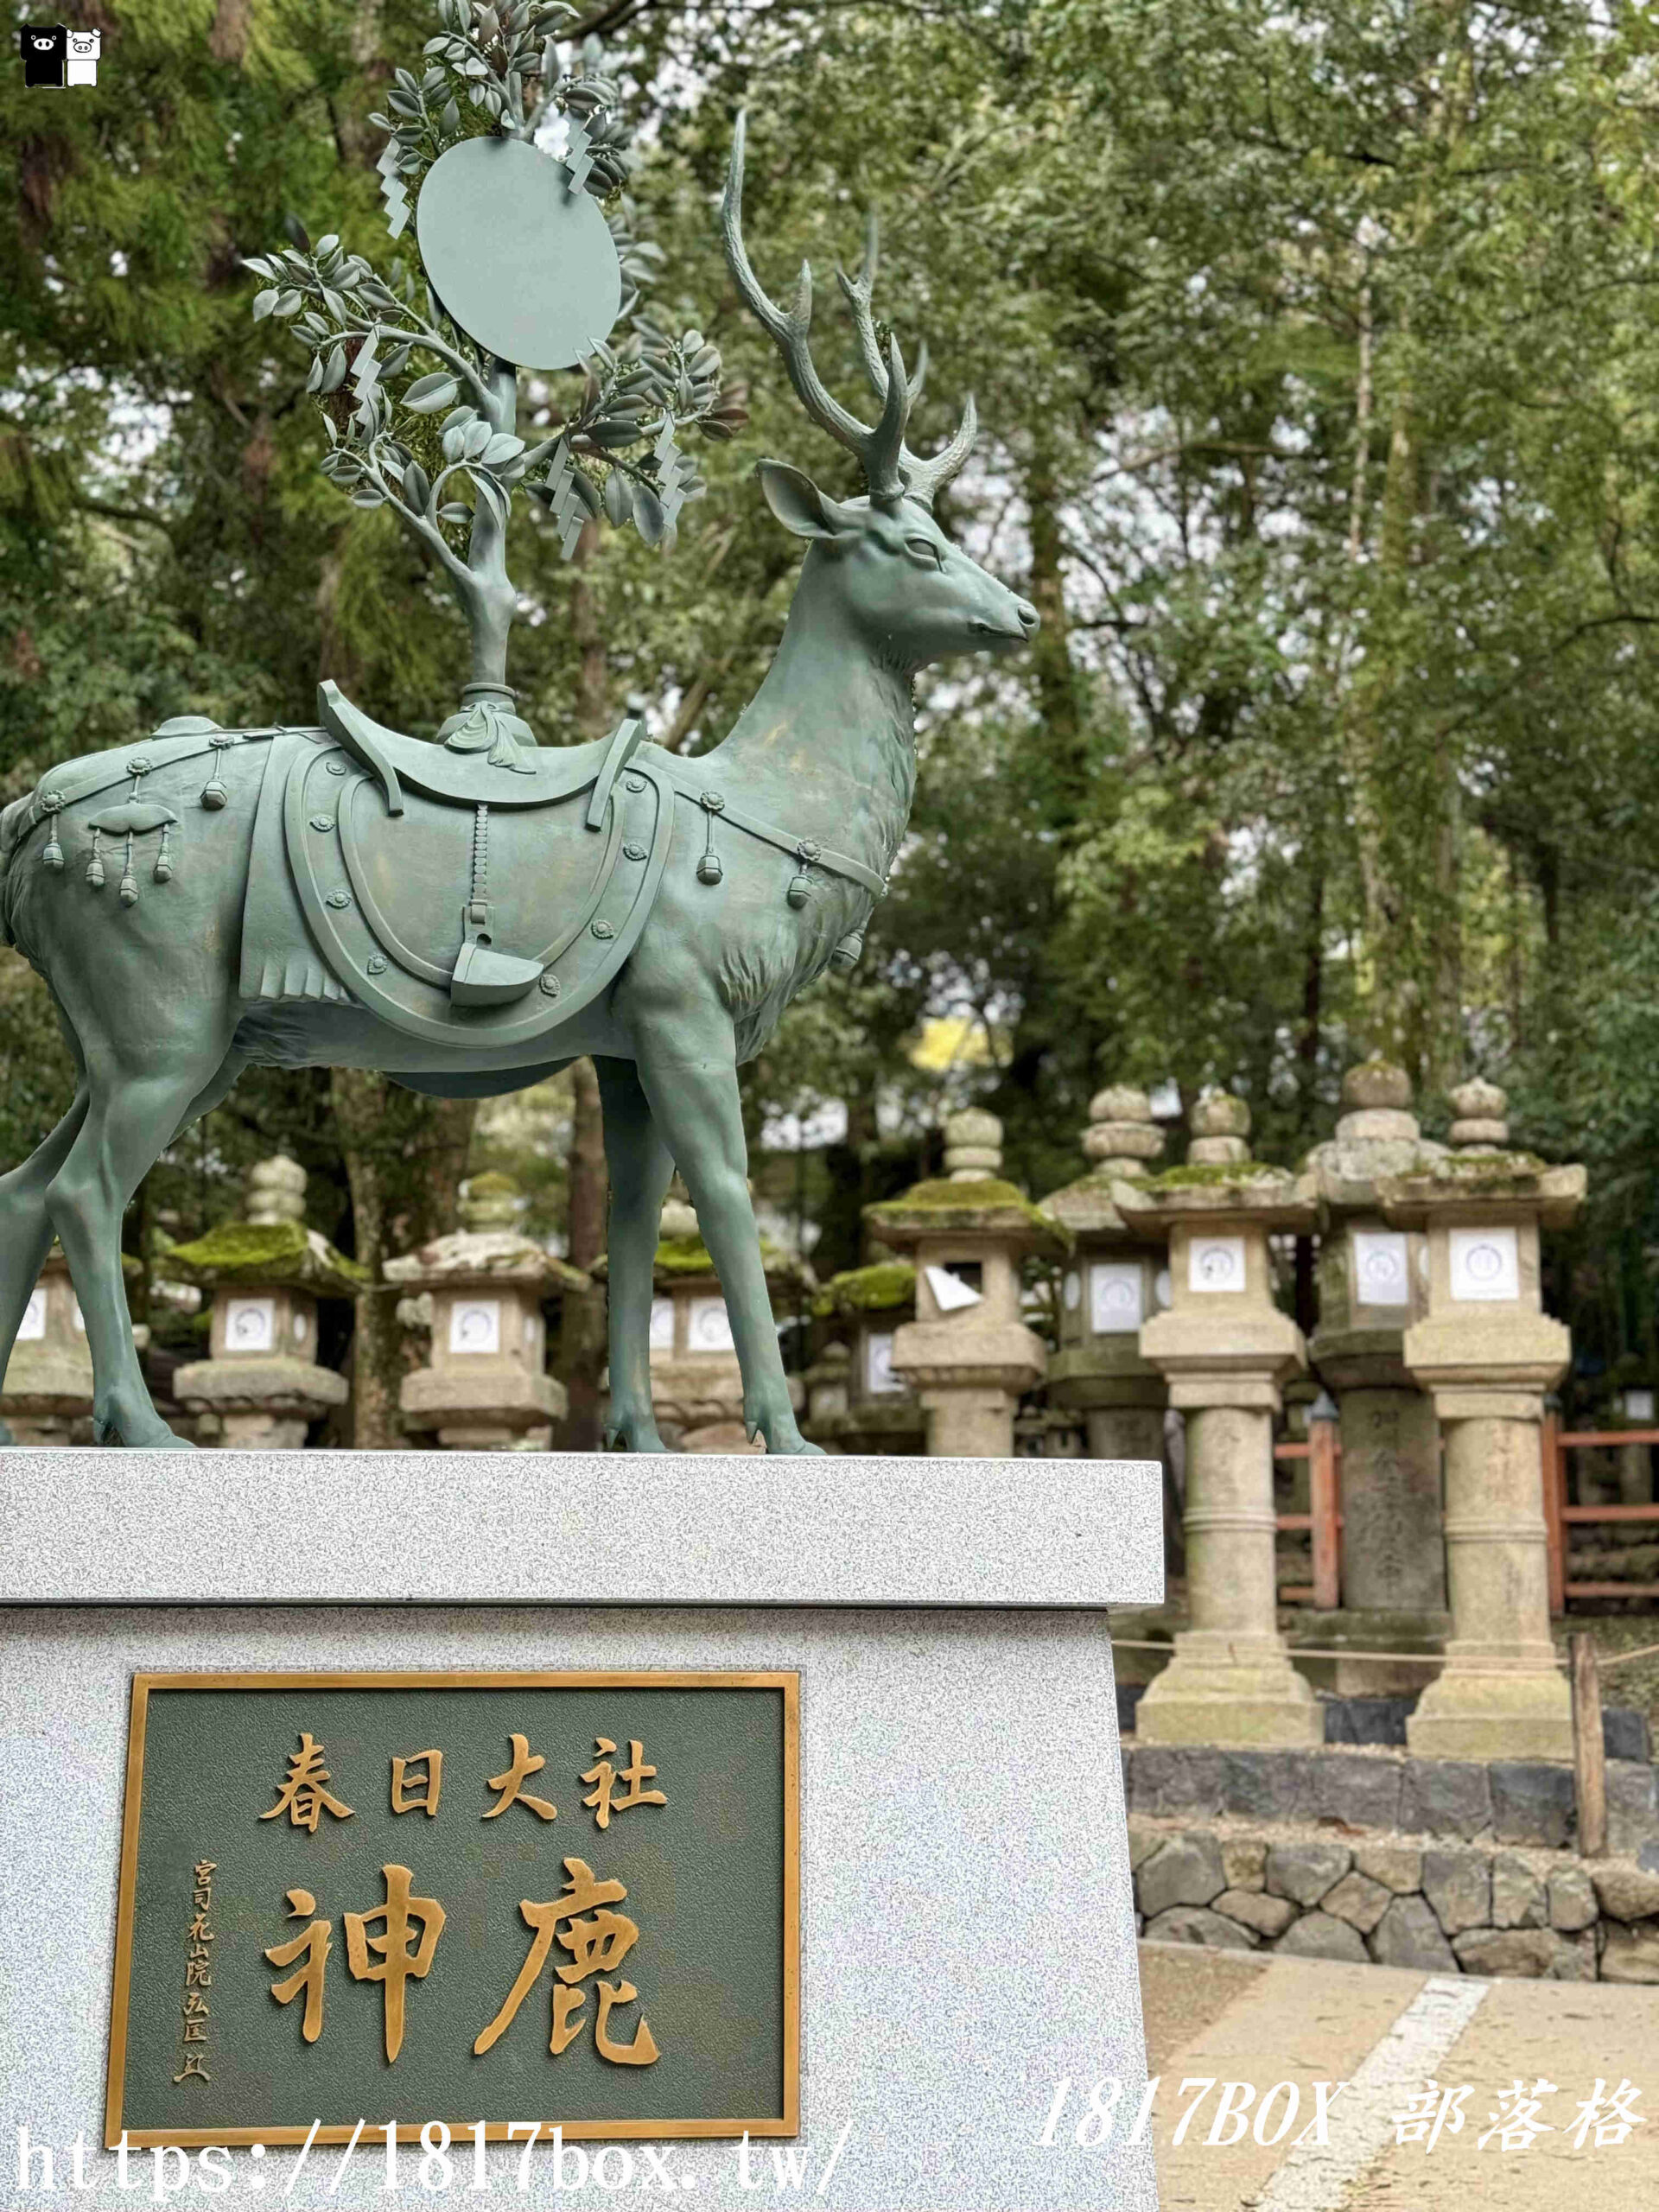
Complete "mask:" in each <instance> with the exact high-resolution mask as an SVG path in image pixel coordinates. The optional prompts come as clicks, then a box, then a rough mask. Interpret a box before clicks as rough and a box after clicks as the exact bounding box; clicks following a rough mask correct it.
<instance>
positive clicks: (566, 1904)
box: [473, 1859, 658, 2066]
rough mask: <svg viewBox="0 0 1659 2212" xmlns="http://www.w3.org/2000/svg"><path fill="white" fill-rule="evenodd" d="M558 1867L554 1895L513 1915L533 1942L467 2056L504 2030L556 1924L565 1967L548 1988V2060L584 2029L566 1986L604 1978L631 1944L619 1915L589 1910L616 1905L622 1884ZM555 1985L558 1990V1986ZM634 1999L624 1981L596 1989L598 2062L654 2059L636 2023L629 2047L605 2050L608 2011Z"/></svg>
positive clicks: (528, 1902)
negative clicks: (559, 1888) (560, 1882)
mask: <svg viewBox="0 0 1659 2212" xmlns="http://www.w3.org/2000/svg"><path fill="white" fill-rule="evenodd" d="M564 1866H565V1873H566V1875H567V1877H568V1878H567V1880H566V1882H565V1885H564V1889H563V1893H562V1894H561V1895H560V1896H558V1897H551V1898H550V1899H549V1900H548V1902H547V1903H546V1904H537V1903H536V1902H535V1900H534V1899H533V1898H531V1897H524V1898H523V1899H521V1900H520V1903H519V1906H518V1910H519V1912H520V1913H521V1914H522V1916H523V1917H524V1925H525V1926H526V1927H527V1928H530V1929H533V1930H534V1931H535V1941H534V1942H532V1943H531V1947H530V1952H529V1955H528V1956H527V1957H526V1959H525V1961H524V1965H523V1966H522V1967H520V1968H519V1970H518V1980H516V1981H515V1982H514V1983H513V1985H512V1988H511V1989H510V1990H509V1991H508V1992H507V1999H506V2002H505V2005H502V2007H501V2010H500V2011H499V2012H498V2013H497V2014H496V2016H495V2018H494V2019H493V2020H492V2021H491V2022H490V2024H489V2025H488V2027H487V2028H486V2029H485V2030H484V2031H483V2033H482V2034H481V2035H480V2037H479V2038H478V2040H477V2041H476V2043H474V2045H473V2051H474V2056H482V2055H483V2053H484V2052H485V2051H486V2050H490V2049H492V2048H493V2045H494V2044H497V2043H499V2041H500V2039H501V2037H502V2036H503V2035H504V2034H505V2032H506V2031H507V2029H508V2028H509V2027H510V2026H511V2025H512V2020H513V2018H514V2015H515V2014H516V2013H517V2012H518V2007H519V2006H520V2005H522V2004H523V2003H524V1999H525V1998H526V1997H527V1996H528V1995H529V1993H530V1991H531V1986H533V1985H534V1983H535V1982H536V1980H537V1977H538V1976H539V1975H540V1974H541V1971H542V1968H543V1967H544V1966H545V1965H546V1963H547V1960H548V1955H549V1953H550V1951H551V1949H552V1948H553V1938H554V1936H555V1933H556V1932H557V1931H558V1923H560V1922H561V1921H562V1920H563V1921H567V1922H569V1928H568V1929H566V1930H565V1931H564V1932H562V1933H559V1938H558V1940H559V1942H560V1943H561V1944H562V1945H563V1948H565V1949H566V1950H568V1951H569V1952H570V1953H571V1960H570V1963H569V1965H568V1966H562V1967H555V1969H554V1973H555V1975H556V1981H555V1985H554V1989H553V2031H552V2034H551V2036H550V2038H549V2041H548V2049H549V2050H550V2051H551V2052H552V2053H553V2054H554V2056H557V2055H558V2054H559V2052H560V2051H562V2050H565V2049H567V2048H568V2046H569V2044H573V2043H574V2042H575V2039H576V2037H578V2036H579V2035H580V2034H581V2033H582V2028H583V2026H584V2024H585V2023H584V2022H583V2021H582V2019H580V2018H578V2017H577V2016H578V2014H579V2013H580V2012H581V2011H582V2000H583V1998H584V1996H585V1995H586V1992H585V1991H582V1990H578V1989H575V1988H574V1987H572V1986H570V1985H572V1984H574V1983H575V1982H579V1981H582V1980H585V1979H586V1978H587V1976H588V1975H589V1974H605V1973H608V1972H609V1971H610V1970H611V1969H612V1968H613V1967H614V1966H615V1965H616V1963H617V1961H619V1960H620V1959H621V1958H623V1957H624V1956H626V1954H627V1953H628V1952H629V1951H630V1950H632V1948H633V1946H634V1944H635V1943H637V1942H639V1928H638V1926H637V1925H636V1923H634V1922H633V1921H632V1920H630V1919H629V1918H628V1917H627V1916H626V1913H620V1912H611V1911H608V1910H594V1907H601V1908H602V1907H608V1906H610V1905H613V1904H621V1902H622V1900H623V1899H624V1898H625V1897H626V1896H627V1894H628V1892H627V1891H626V1887H625V1886H624V1885H623V1884H622V1883H620V1882H601V1881H600V1880H598V1879H597V1878H595V1876H594V1870H593V1868H592V1867H591V1866H588V1862H587V1860H586V1859H566V1860H565V1862H564ZM584 1913H591V1915H592V1916H591V1917H590V1918H588V1919H582V1918H579V1917H578V1915H581V1914H584ZM560 1984H563V1985H564V1986H563V1987H561V1986H559V1985H560ZM636 1994H637V1992H636V1991H635V1989H634V1987H633V1985H632V1982H627V1981H622V1982H619V1983H617V1984H616V1985H615V1986H614V1987H613V1986H612V1985H611V1984H609V1983H608V1982H601V1983H600V1985H599V2021H598V2024H597V2026H596V2027H595V2028H594V2044H595V2045H596V2046H597V2048H598V2050H599V2053H600V2056H601V2057H603V2058H608V2059H609V2060H611V2062H612V2063H613V2064H614V2065H618V2066H649V2065H650V2064H651V2063H652V2060H653V2059H654V2058H655V2057H656V2056H657V2055H658V2054H657V2044H656V2039H655V2037H653V2036H652V2032H651V2026H650V2023H649V2022H648V2021H646V2020H644V2019H642V2020H641V2021H640V2023H639V2028H638V2030H637V2031H636V2033H635V2035H634V2038H633V2041H632V2043H631V2044H616V2043H613V2042H612V2041H611V2039H610V2037H609V2034H608V2032H607V2023H608V2021H609V2018H610V2014H611V2008H612V2006H613V2005H629V2004H632V2002H633V2000H634V1998H635V1996H636Z"/></svg>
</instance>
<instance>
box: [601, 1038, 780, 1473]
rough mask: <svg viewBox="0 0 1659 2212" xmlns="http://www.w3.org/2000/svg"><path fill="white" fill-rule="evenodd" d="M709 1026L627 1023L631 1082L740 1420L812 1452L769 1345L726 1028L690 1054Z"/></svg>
mask: <svg viewBox="0 0 1659 2212" xmlns="http://www.w3.org/2000/svg"><path fill="white" fill-rule="evenodd" d="M709 1026H710V1025H709V1022H707V1021H704V1020H698V1019H696V1017H695V1016H688V1014H687V1013H686V1012H685V1010H684V1009H682V1010H681V1012H680V1014H679V1016H678V1018H677V1020H673V1021H671V1022H670V1021H663V1022H662V1023H661V1026H660V1028H659V1027H658V1024H657V1023H652V1024H650V1025H648V1026H646V1025H641V1026H640V1027H638V1028H636V1031H635V1037H634V1046H635V1051H636V1052H637V1053H638V1056H639V1058H638V1065H639V1079H640V1081H641V1083H642V1084H644V1086H645V1096H646V1097H647V1098H648V1099H649V1100H650V1102H651V1110H652V1116H653V1118H654V1120H655V1121H656V1123H657V1126H658V1128H660V1129H661V1131H662V1133H663V1135H664V1137H666V1138H667V1140H668V1146H669V1149H670V1151H671V1153H672V1154H673V1155H674V1157H675V1159H676V1160H677V1161H678V1163H679V1168H680V1173H682V1174H683V1176H684V1178H685V1179H686V1183H687V1185H688V1187H689V1188H690V1192H691V1198H692V1203H693V1204H694V1205H696V1209H697V1220H698V1223H699V1224H700V1225H701V1227H702V1235H703V1241H704V1242H705V1243H707V1245H708V1247H709V1253H710V1255H712V1257H713V1259H714V1262H715V1268H716V1269H717V1270H718V1272H719V1274H720V1284H721V1289H722V1290H723V1291H724V1292H725V1294H726V1306H727V1311H728V1313H729V1314H730V1316H731V1322H732V1336H733V1338H734V1341H735V1343H736V1345H737V1357H738V1364H739V1365H740V1366H741V1369H742V1370H743V1421H744V1425H745V1427H747V1430H748V1432H749V1434H750V1435H751V1436H753V1435H755V1434H756V1433H759V1434H760V1435H762V1436H764V1437H765V1439H766V1449H767V1451H768V1452H795V1453H801V1452H807V1453H812V1454H814V1455H817V1456H822V1455H821V1454H819V1452H818V1446H817V1445H816V1444H809V1443H808V1442H807V1441H806V1440H805V1438H804V1436H803V1435H802V1434H801V1431H800V1426H799V1424H798V1421H796V1418H795V1408H794V1407H793V1406H792V1405H791V1403H790V1398H789V1382H788V1378H787V1376H785V1373H784V1361H783V1355H782V1353H781V1352H780V1351H779V1348H778V1331H777V1329H776V1327H775V1325H773V1322H772V1299H771V1296H770V1294H769V1293H768V1291H767V1289H766V1269H765V1268H763V1267H762V1265H761V1262H760V1232H759V1231H758V1230H757V1229H756V1228H755V1225H754V1208H753V1205H752V1204H751V1202H750V1198H749V1181H748V1149H747V1146H746V1144H745V1143H744V1140H743V1109H742V1103H741V1098H740V1096H739V1093H738V1087H737V1062H736V1054H735V1046H734V1042H733V1039H732V1035H731V1032H730V1029H729V1028H727V1030H726V1031H725V1034H724V1038H723V1040H722V1042H721V1044H720V1045H719V1046H716V1047H715V1048H714V1049H711V1050H709V1051H708V1052H700V1051H699V1050H698V1038H699V1036H700V1035H704V1036H706V1035H707V1033H708V1031H709Z"/></svg>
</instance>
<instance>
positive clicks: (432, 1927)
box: [345, 1866, 448, 2065]
mask: <svg viewBox="0 0 1659 2212" xmlns="http://www.w3.org/2000/svg"><path fill="white" fill-rule="evenodd" d="M380 1872H381V1873H382V1874H383V1875H384V1876H385V1884H386V1901H385V1904H383V1905H377V1906H376V1908H375V1910H373V1911H372V1912H348V1913H346V1915H345V1921H346V1963H347V1965H348V1966H349V1967H351V1970H352V1973H353V1975H354V1977H355V1978H356V1979H357V1980H359V1981H378V1982H382V1983H384V1984H385V2031H386V2063H387V2064H388V2065H390V2064H391V2062H392V2061H393V2060H394V2059H395V2058H396V2057H397V2054H398V2052H399V2051H400V2050H402V2049H403V2047H404V1998H405V1994H406V1990H405V1985H406V1984H407V1983H408V1981H409V1980H410V1976H411V1975H412V1976H413V1977H414V1979H415V1980H416V1981H424V1980H425V1979H426V1977H427V1975H428V1974H429V1972H430V1971H431V1967H432V1960H433V1956H434V1954H435V1952H436V1950H437V1948H438V1938H439V1936H442V1933H443V1923H444V1921H445V1919H446V1918H447V1917H448V1916H447V1914H446V1913H445V1911H444V1910H443V1907H442V1905H441V1904H439V1903H438V1901H437V1899H436V1898H435V1897H411V1896H410V1893H409V1885H410V1883H411V1882H412V1881H413V1880H414V1876H413V1875H412V1874H411V1873H410V1871H409V1869H408V1867H407V1866H383V1867H382V1868H381V1870H380ZM372 1920H384V1921H385V1923H386V1926H385V1934H384V1935H382V1936H371V1935H369V1933H368V1925H369V1923H370V1922H371V1921H372ZM411 1921H418V1922H419V1923H420V1930H421V1932H420V1937H419V1940H418V1942H416V1948H415V1949H414V1950H413V1951H410V1949H409V1948H408V1944H409V1937H410V1922H411ZM371 1951H378V1953H379V1955H380V1963H379V1965H378V1966H372V1965H371V1964H370V1962H369V1953H370V1952H371Z"/></svg>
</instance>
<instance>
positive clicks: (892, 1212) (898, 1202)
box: [864, 1109, 1066, 1459]
mask: <svg viewBox="0 0 1659 2212" xmlns="http://www.w3.org/2000/svg"><path fill="white" fill-rule="evenodd" d="M944 1139H945V1154H944V1168H945V1172H944V1178H943V1179H941V1180H939V1181H936V1182H926V1183H918V1184H917V1185H915V1187H914V1188H913V1189H912V1190H910V1191H907V1192H905V1193H904V1195H903V1196H902V1197H901V1198H889V1199H887V1200H885V1201H884V1202H883V1203H882V1204H880V1205H874V1206H867V1207H866V1208H865V1209H864V1217H865V1219H866V1220H867V1221H868V1223H869V1224H870V1226H871V1228H872V1230H874V1233H875V1235H876V1236H879V1237H880V1238H881V1239H882V1241H883V1242H884V1243H887V1244H890V1245H892V1246H893V1247H894V1248H895V1249H899V1250H910V1251H912V1252H913V1253H914V1255H915V1261H916V1319H914V1320H913V1321H910V1322H907V1323H906V1325H904V1326H903V1327H902V1328H900V1329H899V1330H898V1331H897V1332H895V1334H894V1337H893V1370H894V1372H895V1373H896V1374H898V1375H899V1376H902V1377H903V1378H904V1379H905V1380H906V1382H907V1383H909V1384H910V1385H911V1386H912V1389H914V1390H915V1392H916V1395H917V1396H918V1399H919V1400H920V1402H921V1404H922V1408H923V1409H924V1411H925V1414H927V1450H928V1455H929V1457H930V1458H931V1459H1007V1458H1009V1457H1011V1456H1012V1454H1013V1451H1014V1411H1015V1408H1017V1407H1018V1405H1019V1402H1020V1397H1021V1395H1023V1394H1024V1393H1025V1392H1026V1391H1027V1390H1031V1389H1035V1388H1036V1386H1037V1384H1038V1383H1040V1382H1041V1381H1042V1379H1043V1376H1044V1373H1045V1371H1046V1368H1047V1364H1048V1353H1047V1347H1046V1345H1045V1344H1044V1343H1043V1341H1042V1339H1041V1338H1040V1337H1039V1336H1037V1335H1036V1334H1035V1332H1033V1331H1032V1330H1031V1329H1029V1328H1027V1326H1026V1324H1025V1321H1024V1319H1023V1318H1022V1315H1021V1310H1020V1262H1021V1260H1023V1259H1024V1258H1025V1257H1026V1256H1027V1254H1028V1253H1033V1252H1037V1253H1042V1254H1044V1255H1046V1256H1048V1257H1051V1258H1054V1259H1058V1258H1059V1257H1061V1256H1062V1255H1063V1254H1064V1252H1065V1242H1066V1240H1065V1234H1064V1232H1063V1231H1061V1230H1058V1229H1057V1228H1056V1227H1055V1226H1054V1224H1052V1223H1051V1222H1047V1221H1045V1219H1044V1218H1043V1217H1042V1216H1041V1215H1040V1214H1039V1212H1038V1211H1037V1209H1036V1208H1035V1207H1034V1206H1033V1205H1032V1204H1031V1203H1030V1201H1029V1200H1028V1199H1027V1198H1025V1197H1023V1196H1022V1195H1021V1193H1020V1192H1019V1191H1018V1190H1016V1189H1015V1188H1014V1185H1013V1184H1012V1183H1008V1182H1005V1181H1003V1180H1002V1178H1001V1166H1002V1124H1001V1122H999V1121H998V1120H997V1118H996V1116H995V1114H986V1113H982V1112H980V1111H978V1110H976V1109H974V1110H970V1111H969V1112H967V1113H963V1114H953V1115H952V1116H950V1120H949V1121H948V1122H946V1123H945V1125H944Z"/></svg>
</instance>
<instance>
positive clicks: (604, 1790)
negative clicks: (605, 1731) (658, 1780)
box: [582, 1736, 668, 1828]
mask: <svg viewBox="0 0 1659 2212" xmlns="http://www.w3.org/2000/svg"><path fill="white" fill-rule="evenodd" d="M594 1743H595V1744H596V1745H598V1747H599V1749H600V1751H601V1753H602V1752H606V1751H614V1750H615V1749H616V1745H614V1744H613V1742H612V1741H611V1739H610V1738H609V1737H608V1736H595V1737H594ZM628 1751H629V1754H630V1756H629V1759H628V1764H626V1766H625V1767H624V1768H623V1770H622V1771H621V1773H620V1775H619V1774H618V1773H617V1771H616V1770H615V1769H614V1767H613V1766H612V1764H611V1763H610V1761H609V1759H608V1758H599V1759H598V1760H596V1761H595V1762H594V1764H593V1765H592V1766H590V1767H589V1768H588V1771H587V1773H586V1774H584V1775H583V1776H582V1780H583V1781H584V1782H591V1783H594V1785H595V1787H594V1790H593V1793H592V1795H591V1796H587V1797H584V1798H583V1799H582V1803H583V1804H584V1805H591V1806H592V1807H593V1808H594V1822H595V1824H596V1825H597V1826H598V1827H601V1828H607V1827H609V1826H610V1824H611V1815H612V1814H613V1813H628V1812H632V1809H633V1808H634V1807H635V1806H636V1805H666V1804H667V1802H668V1799H667V1798H666V1797H665V1796H664V1794H663V1792H662V1791H661V1790H660V1789H641V1788H640V1784H641V1783H645V1782H650V1781H651V1780H652V1779H653V1777H655V1775H656V1772H657V1770H656V1768H655V1767H654V1766H647V1765H646V1764H645V1746H644V1745H642V1744H641V1743H640V1741H639V1738H638V1737H637V1736H632V1737H630V1738H629V1739H628ZM619 1781H620V1782H626V1783H627V1785H628V1794H627V1796H626V1797H615V1796H613V1795H612V1792H613V1790H614V1789H615V1787H616V1785H617V1783H618V1782H619Z"/></svg>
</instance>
